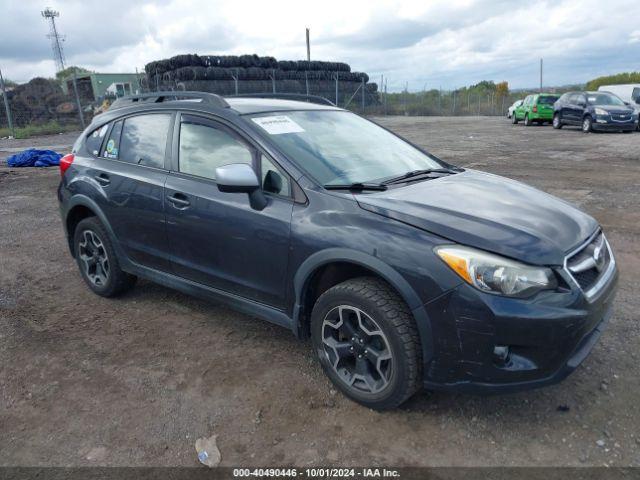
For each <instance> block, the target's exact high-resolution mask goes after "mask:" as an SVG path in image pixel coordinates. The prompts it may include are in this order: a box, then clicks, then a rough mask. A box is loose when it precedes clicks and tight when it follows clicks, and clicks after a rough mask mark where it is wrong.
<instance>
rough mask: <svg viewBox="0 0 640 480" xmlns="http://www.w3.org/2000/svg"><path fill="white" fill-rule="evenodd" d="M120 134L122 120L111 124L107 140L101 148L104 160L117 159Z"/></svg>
mask: <svg viewBox="0 0 640 480" xmlns="http://www.w3.org/2000/svg"><path fill="white" fill-rule="evenodd" d="M121 133H122V120H118V121H117V122H116V123H114V124H113V128H112V129H111V132H110V133H109V138H108V139H107V141H106V142H105V143H104V145H103V147H102V155H100V156H101V157H104V158H113V159H117V158H118V153H119V149H120V134H121Z"/></svg>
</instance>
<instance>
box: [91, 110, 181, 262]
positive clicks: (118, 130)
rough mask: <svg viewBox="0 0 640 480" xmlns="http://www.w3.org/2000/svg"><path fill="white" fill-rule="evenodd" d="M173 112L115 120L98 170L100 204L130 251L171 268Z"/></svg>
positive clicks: (130, 254)
mask: <svg viewBox="0 0 640 480" xmlns="http://www.w3.org/2000/svg"><path fill="white" fill-rule="evenodd" d="M173 116H174V115H173V114H172V113H170V112H161V113H146V114H139V115H132V116H128V117H125V118H121V119H119V120H116V121H114V122H112V124H111V126H110V129H109V133H108V134H107V139H106V141H105V142H103V144H102V149H101V152H100V157H101V161H100V162H99V165H100V168H99V169H96V171H95V172H92V177H93V180H94V181H95V182H96V185H97V186H98V187H99V188H100V190H101V194H102V195H100V196H98V199H97V200H98V202H99V204H100V207H101V208H102V210H103V211H104V212H105V214H106V215H107V218H108V220H109V222H110V224H111V227H112V229H113V231H114V233H115V235H116V237H117V239H118V241H119V243H120V245H121V246H122V248H123V249H124V251H125V253H126V254H127V256H128V257H129V258H130V259H131V260H132V261H133V262H135V263H138V264H140V265H144V266H146V267H150V268H154V269H157V270H162V271H169V270H170V262H169V260H168V259H167V256H168V253H169V252H168V243H167V235H166V230H165V218H164V183H165V180H166V178H167V174H168V168H167V165H168V161H169V158H168V155H167V152H168V149H167V147H168V145H170V132H171V128H170V127H171V125H172V121H173Z"/></svg>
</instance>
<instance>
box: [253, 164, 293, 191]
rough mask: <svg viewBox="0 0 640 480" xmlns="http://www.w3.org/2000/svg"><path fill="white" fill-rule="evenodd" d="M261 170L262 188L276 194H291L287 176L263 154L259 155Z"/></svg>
mask: <svg viewBox="0 0 640 480" xmlns="http://www.w3.org/2000/svg"><path fill="white" fill-rule="evenodd" d="M260 160H261V164H260V169H261V171H262V189H263V190H264V191H265V192H269V193H275V194H277V195H284V196H287V197H288V196H289V195H291V186H290V184H289V176H288V175H287V174H286V173H284V171H282V169H280V168H279V167H277V166H276V165H275V164H274V163H273V162H272V161H271V160H269V159H268V158H267V157H265V156H264V155H260Z"/></svg>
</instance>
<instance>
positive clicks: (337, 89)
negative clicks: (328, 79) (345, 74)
mask: <svg viewBox="0 0 640 480" xmlns="http://www.w3.org/2000/svg"><path fill="white" fill-rule="evenodd" d="M337 106H338V72H336V107H337Z"/></svg>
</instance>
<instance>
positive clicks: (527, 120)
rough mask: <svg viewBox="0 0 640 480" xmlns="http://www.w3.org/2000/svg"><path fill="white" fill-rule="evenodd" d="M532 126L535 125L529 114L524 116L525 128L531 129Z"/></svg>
mask: <svg viewBox="0 0 640 480" xmlns="http://www.w3.org/2000/svg"><path fill="white" fill-rule="evenodd" d="M531 125H533V122H531V119H530V118H529V114H528V113H525V114H524V126H525V127H530V126H531Z"/></svg>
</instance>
